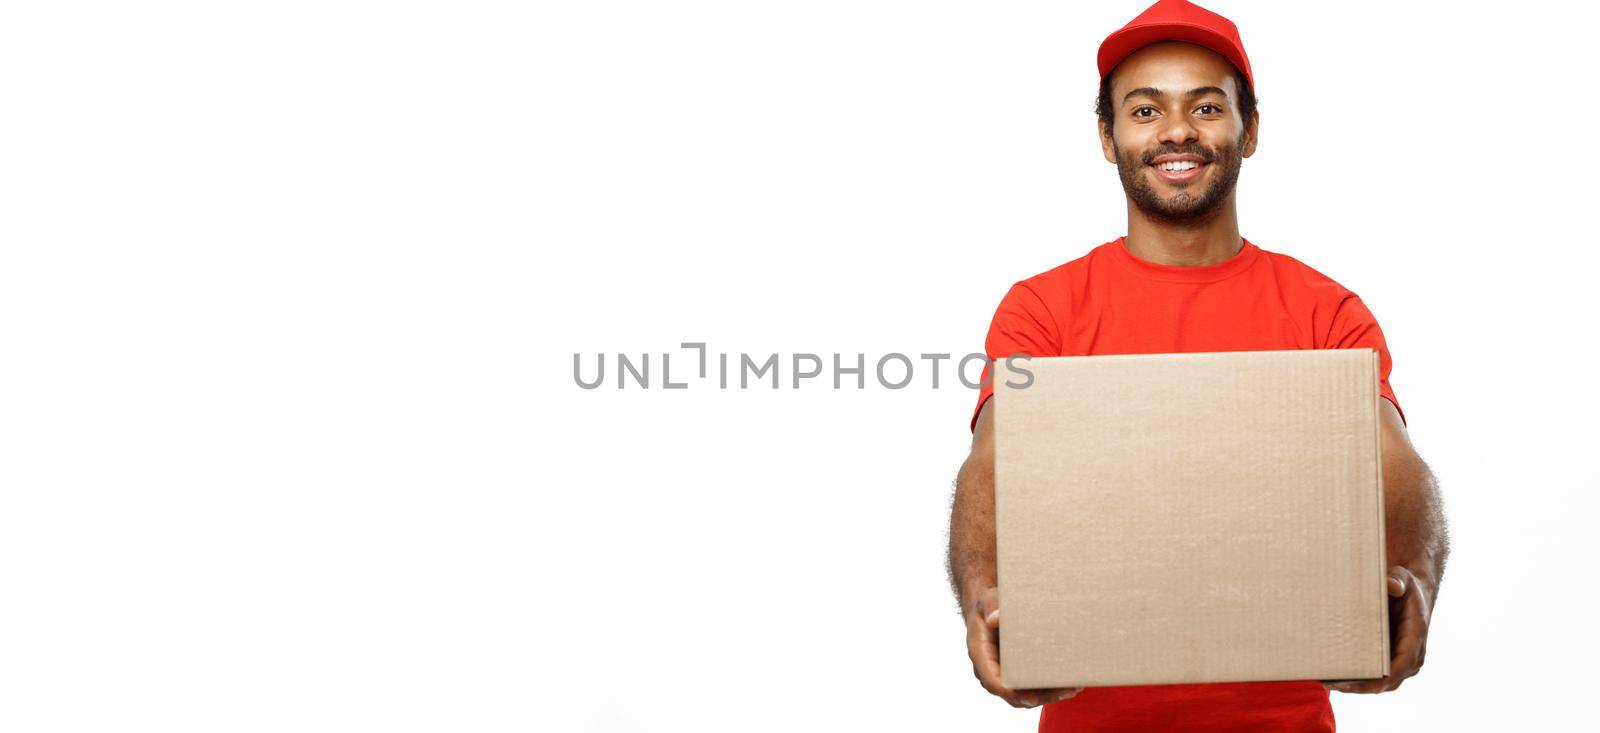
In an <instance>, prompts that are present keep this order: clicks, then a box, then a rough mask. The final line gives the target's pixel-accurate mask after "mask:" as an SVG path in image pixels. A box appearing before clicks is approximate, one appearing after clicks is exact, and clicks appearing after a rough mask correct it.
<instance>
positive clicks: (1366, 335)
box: [1328, 293, 1406, 424]
mask: <svg viewBox="0 0 1600 733" xmlns="http://www.w3.org/2000/svg"><path fill="white" fill-rule="evenodd" d="M1328 348H1330V349H1373V350H1374V351H1377V352H1378V394H1380V395H1382V396H1383V398H1384V399H1386V400H1388V401H1389V402H1390V403H1392V404H1393V405H1394V409H1395V411H1396V412H1399V413H1400V422H1401V423H1402V424H1404V423H1405V420H1406V413H1405V411H1404V410H1401V409H1400V400H1398V399H1395V396H1394V389H1393V388H1392V387H1390V386H1389V370H1390V369H1392V368H1393V366H1394V362H1393V361H1392V360H1391V359H1390V358H1389V345H1388V343H1387V342H1385V341H1384V340H1383V329H1381V328H1379V327H1378V319H1377V318H1374V317H1373V315H1372V311H1370V310H1368V309H1367V305H1366V303H1363V302H1361V298H1360V297H1358V296H1357V295H1356V294H1355V293H1350V294H1348V295H1346V296H1345V298H1344V300H1342V301H1340V303H1339V307H1338V308H1337V309H1336V310H1335V311H1334V313H1333V329H1332V331H1331V332H1330V333H1329V334H1328Z"/></svg>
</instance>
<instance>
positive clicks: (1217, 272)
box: [1110, 235, 1261, 283]
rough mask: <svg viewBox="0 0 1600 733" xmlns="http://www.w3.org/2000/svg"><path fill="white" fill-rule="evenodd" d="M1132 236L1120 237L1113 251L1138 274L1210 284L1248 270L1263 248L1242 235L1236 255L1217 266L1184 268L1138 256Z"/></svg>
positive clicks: (1112, 246)
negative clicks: (1131, 243)
mask: <svg viewBox="0 0 1600 733" xmlns="http://www.w3.org/2000/svg"><path fill="white" fill-rule="evenodd" d="M1127 239H1128V237H1127V236H1126V235H1124V236H1121V237H1117V241H1115V242H1112V243H1111V248H1110V249H1111V253H1112V256H1113V258H1114V259H1116V260H1117V261H1118V262H1121V263H1123V264H1124V265H1126V266H1127V267H1128V269H1130V270H1132V271H1133V272H1134V273H1136V274H1139V275H1142V276H1144V277H1148V278H1150V279H1153V280H1162V281H1165V282H1180V283H1209V282H1216V281H1218V280H1222V279H1225V278H1230V277H1233V276H1234V275H1237V274H1239V273H1241V272H1244V271H1245V270H1246V269H1248V268H1249V267H1250V265H1252V264H1255V261H1256V258H1257V257H1258V256H1259V255H1260V254H1261V248H1260V247H1257V246H1255V245H1254V244H1251V243H1250V240H1248V239H1245V238H1244V237H1240V238H1239V241H1240V242H1242V245H1241V246H1240V247H1239V251H1238V252H1236V253H1234V255H1233V256H1232V257H1229V258H1228V259H1226V260H1223V261H1221V262H1218V263H1217V264H1215V265H1201V266H1198V267H1184V266H1182V265H1163V264H1159V263H1156V262H1150V261H1149V260H1142V259H1139V258H1138V257H1135V256H1134V254H1133V253H1132V252H1129V251H1128V242H1127Z"/></svg>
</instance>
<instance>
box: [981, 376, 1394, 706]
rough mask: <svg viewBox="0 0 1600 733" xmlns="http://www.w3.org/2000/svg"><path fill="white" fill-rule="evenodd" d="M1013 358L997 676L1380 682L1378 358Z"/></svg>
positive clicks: (1002, 490) (1002, 421)
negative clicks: (1018, 361)
mask: <svg viewBox="0 0 1600 733" xmlns="http://www.w3.org/2000/svg"><path fill="white" fill-rule="evenodd" d="M1026 365H1027V368H1028V369H1029V370H1031V371H1032V372H1033V374H1034V380H1033V384H1031V385H1029V386H1027V387H1025V388H1018V387H1015V386H1013V385H1014V384H1016V383H1019V382H1023V381H1025V379H1023V378H1022V377H1020V376H1017V375H1012V374H1005V373H1002V374H1000V375H999V376H997V378H996V379H997V383H996V384H995V397H994V400H995V405H994V409H995V431H996V432H995V440H996V443H995V524H996V537H997V541H998V548H997V549H998V552H999V555H998V568H997V570H998V573H999V586H1000V609H1001V610H1000V670H1001V679H1002V682H1003V684H1005V685H1006V686H1007V687H1010V688H1013V689H1031V688H1042V687H1077V686H1088V687H1097V686H1108V685H1139V684H1167V683H1193V682H1228V681H1254V680H1310V679H1363V678H1374V677H1382V676H1383V674H1384V673H1385V671H1386V670H1387V668H1388V661H1387V660H1388V656H1389V651H1388V644H1389V639H1388V603H1387V595H1386V591H1385V589H1384V582H1385V575H1386V572H1385V565H1384V547H1383V497H1382V477H1381V475H1380V471H1381V468H1382V461H1381V456H1380V450H1381V449H1380V446H1379V433H1378V415H1379V413H1378V404H1377V401H1378V400H1379V399H1381V398H1380V397H1379V396H1378V361H1377V352H1374V351H1372V350H1370V349H1338V350H1304V351H1251V352H1226V353H1198V354H1152V355H1126V356H1086V357H1058V358H1037V359H1031V360H1029V361H1028V362H1026Z"/></svg>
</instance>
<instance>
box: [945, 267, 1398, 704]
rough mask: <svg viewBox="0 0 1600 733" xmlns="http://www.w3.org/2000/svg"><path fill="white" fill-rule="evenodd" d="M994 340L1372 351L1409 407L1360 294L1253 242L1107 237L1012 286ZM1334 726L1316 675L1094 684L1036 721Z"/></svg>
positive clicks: (1003, 353) (988, 389)
mask: <svg viewBox="0 0 1600 733" xmlns="http://www.w3.org/2000/svg"><path fill="white" fill-rule="evenodd" d="M985 347H986V348H985V350H986V351H987V352H988V355H989V358H990V359H1004V358H1005V357H1007V356H1010V355H1013V354H1027V355H1029V356H1091V355H1097V354H1163V353H1183V352H1205V351H1274V350H1284V349H1359V348H1371V349H1375V350H1377V352H1378V371H1379V376H1380V380H1379V386H1378V389H1379V393H1380V394H1381V395H1382V396H1383V397H1385V398H1386V399H1388V400H1389V401H1390V402H1392V403H1394V405H1395V409H1396V410H1398V409H1399V407H1400V403H1399V402H1398V401H1397V400H1396V399H1395V396H1394V390H1392V389H1391V388H1390V387H1389V370H1390V367H1391V362H1390V360H1389V349H1388V346H1387V345H1386V344H1385V343H1384V340H1383V331H1382V330H1380V329H1379V328H1378V322H1377V320H1376V319H1375V318H1373V317H1372V313H1371V312H1370V311H1368V310H1367V307H1366V305H1365V304H1363V303H1362V302H1361V299H1360V298H1359V297H1357V296H1356V294H1355V293H1352V292H1350V291H1349V290H1347V289H1345V288H1344V287H1343V286H1341V285H1339V283H1337V282H1334V281H1333V280H1332V279H1330V278H1328V277H1327V276H1326V275H1323V274H1322V273H1320V272H1317V271H1316V270H1313V269H1311V268H1310V267H1307V266H1306V265H1305V264H1304V263H1302V262H1300V261H1299V260H1296V259H1294V258H1293V257H1289V256H1288V255H1282V254H1278V253H1276V252H1268V251H1266V250H1264V249H1261V248H1259V247H1257V246H1255V245H1253V244H1251V243H1250V241H1249V240H1244V241H1243V247H1242V248H1241V249H1240V250H1239V252H1238V254H1236V255H1234V256H1233V257H1231V258H1229V259H1228V260H1226V261H1224V262H1220V263H1218V264H1215V265H1207V266H1204V267H1178V266H1173V265H1160V264H1156V263H1154V262H1147V261H1145V260H1141V259H1139V258H1137V257H1134V256H1133V254H1132V253H1130V252H1129V251H1128V249H1127V247H1126V245H1125V244H1124V243H1123V239H1122V238H1118V239H1116V240H1115V241H1112V242H1107V243H1105V244H1102V245H1100V246H1098V247H1095V248H1094V249H1092V250H1090V251H1089V253H1088V254H1086V255H1084V256H1082V257H1080V258H1078V259H1075V260H1073V261H1071V262H1068V263H1066V264H1064V265H1062V266H1060V267H1057V268H1055V269H1053V270H1050V271H1048V272H1044V273H1041V274H1039V275H1035V276H1033V277H1030V278H1028V279H1026V280H1023V281H1021V282H1019V283H1017V284H1015V285H1013V286H1012V287H1011V290H1010V291H1009V292H1007V293H1006V296H1005V298H1003V299H1002V300H1001V301H1000V307H999V308H998V309H997V310H996V311H995V314H994V321H993V322H992V323H991V324H990V326H989V336H988V339H987V340H986V341H985ZM991 376H992V374H991V371H990V370H985V372H984V384H985V386H984V387H983V390H982V391H981V392H980V393H979V396H978V404H977V407H975V408H974V409H973V414H972V424H973V425H974V426H975V425H976V424H977V419H978V411H979V410H981V409H982V408H983V403H984V402H985V401H986V400H988V399H989V397H990V396H991V395H992V394H993V393H994V389H993V385H992V384H991ZM1000 378H1001V379H1005V378H1007V377H1006V374H1005V373H1003V372H1002V373H1001V375H1000ZM1401 419H1402V420H1404V413H1401ZM1001 632H1002V633H1004V626H1002V627H1001ZM1001 663H1002V664H1003V663H1004V660H1002V661H1001ZM1333 729H1334V725H1333V709H1332V707H1331V706H1330V705H1329V704H1328V691H1327V690H1324V689H1323V688H1322V685H1321V684H1319V683H1318V682H1317V681H1316V680H1306V681H1297V682H1245V683H1228V684H1209V685H1154V686H1139V687H1099V688H1090V689H1086V690H1084V691H1083V692H1082V693H1079V694H1078V695H1077V696H1076V697H1074V698H1072V699H1070V700H1063V701H1061V702H1058V703H1053V704H1050V705H1046V706H1045V707H1044V709H1043V713H1042V715H1041V717H1040V720H1039V730H1040V731H1071V732H1072V733H1101V732H1102V731H1152V730H1161V731H1243V730H1248V731H1286V732H1287V731H1294V732H1295V733H1300V732H1302V731H1332V730H1333Z"/></svg>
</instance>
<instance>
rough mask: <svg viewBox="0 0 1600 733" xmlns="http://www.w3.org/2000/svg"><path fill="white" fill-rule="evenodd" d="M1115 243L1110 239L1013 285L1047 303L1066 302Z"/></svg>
mask: <svg viewBox="0 0 1600 733" xmlns="http://www.w3.org/2000/svg"><path fill="white" fill-rule="evenodd" d="M1116 243H1117V240H1112V241H1110V242H1106V243H1104V244H1100V245H1096V246H1095V247H1093V248H1091V249H1090V250H1089V251H1088V252H1085V253H1083V254H1082V255H1081V256H1079V257H1078V258H1076V259H1073V260H1069V261H1067V262H1064V263H1062V264H1060V265H1056V266H1055V267H1052V268H1050V269H1048V270H1045V271H1044V272H1041V273H1038V274H1035V275H1031V276H1029V277H1025V278H1023V279H1022V280H1019V281H1017V283H1016V285H1015V286H1013V287H1015V288H1022V289H1024V290H1027V291H1029V292H1030V293H1032V294H1033V295H1036V296H1038V297H1039V299H1040V300H1042V301H1044V303H1045V304H1047V305H1056V304H1065V303H1068V302H1070V301H1071V295H1072V293H1073V292H1077V291H1081V290H1082V289H1083V283H1084V281H1085V280H1087V279H1088V277H1089V273H1090V272H1091V271H1092V270H1093V269H1094V268H1095V267H1096V266H1097V265H1098V264H1099V263H1100V262H1103V261H1104V260H1105V258H1106V257H1107V256H1108V252H1107V248H1108V247H1111V246H1113V245H1115V244H1116Z"/></svg>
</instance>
